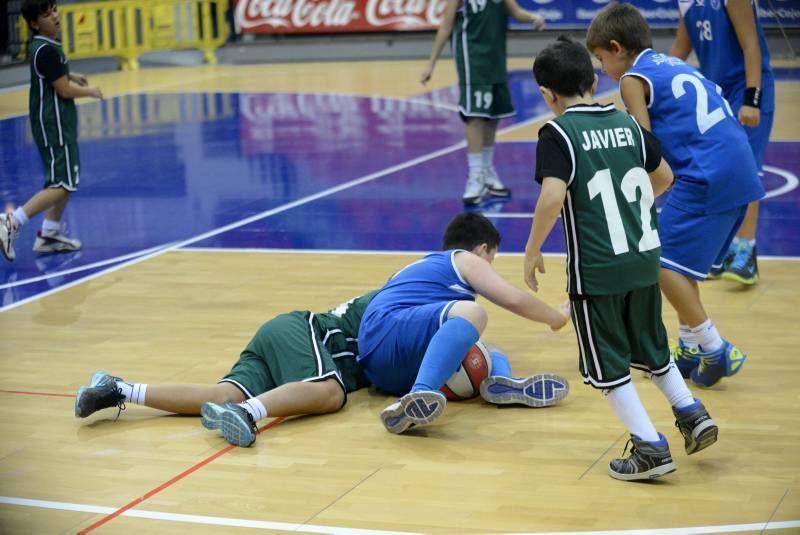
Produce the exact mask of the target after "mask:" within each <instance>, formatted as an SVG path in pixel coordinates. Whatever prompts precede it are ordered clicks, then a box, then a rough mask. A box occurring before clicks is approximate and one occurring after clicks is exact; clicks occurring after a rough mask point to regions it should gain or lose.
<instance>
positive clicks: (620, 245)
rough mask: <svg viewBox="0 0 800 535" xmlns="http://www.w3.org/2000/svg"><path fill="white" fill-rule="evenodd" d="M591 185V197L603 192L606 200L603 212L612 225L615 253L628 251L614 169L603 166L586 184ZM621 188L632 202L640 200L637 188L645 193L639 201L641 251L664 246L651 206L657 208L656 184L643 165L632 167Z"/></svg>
mask: <svg viewBox="0 0 800 535" xmlns="http://www.w3.org/2000/svg"><path fill="white" fill-rule="evenodd" d="M586 185H587V186H588V188H589V199H594V198H595V197H597V195H598V194H599V195H600V200H601V201H603V211H604V212H605V214H606V225H608V235H609V236H610V237H611V246H612V247H613V248H614V254H615V255H621V254H623V253H627V252H628V251H629V250H630V248H629V247H628V238H627V236H626V234H625V227H624V226H623V225H622V216H621V215H620V213H619V206H618V205H617V195H616V194H615V193H614V182H613V181H612V180H611V170H610V169H601V170H599V171H597V172H596V173H595V174H594V176H593V177H592V179H591V180H590V181H589V182H587V184H586ZM620 189H621V190H622V194H623V195H624V196H625V200H627V201H628V202H629V203H632V202H636V190H637V189H638V190H639V191H641V192H642V198H641V199H640V200H639V218H640V219H641V223H642V237H641V239H640V240H639V251H640V252H644V251H649V250H651V249H655V248H656V247H658V246H660V245H661V240H659V239H658V231H657V230H656V229H654V228H653V225H652V218H651V216H650V209H651V208H652V207H653V202H654V200H655V195H654V194H653V186H652V185H651V184H650V177H649V176H648V175H647V172H646V171H645V170H644V169H642V168H641V167H634V168H632V169H629V170H628V172H627V173H625V176H623V177H622V182H620Z"/></svg>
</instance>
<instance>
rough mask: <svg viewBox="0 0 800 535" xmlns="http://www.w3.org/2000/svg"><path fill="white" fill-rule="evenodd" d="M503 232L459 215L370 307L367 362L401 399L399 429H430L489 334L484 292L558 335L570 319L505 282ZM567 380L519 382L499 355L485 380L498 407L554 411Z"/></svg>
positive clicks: (371, 376) (369, 373) (364, 331)
mask: <svg viewBox="0 0 800 535" xmlns="http://www.w3.org/2000/svg"><path fill="white" fill-rule="evenodd" d="M499 245H500V234H499V232H498V231H497V229H496V228H495V227H494V225H492V223H491V222H490V221H489V220H488V219H486V218H485V217H484V216H482V215H480V214H477V213H462V214H459V215H457V216H456V217H455V218H454V219H453V220H452V221H451V222H450V224H449V225H448V226H447V229H446V231H445V234H444V240H443V246H442V249H443V250H442V251H441V252H438V253H433V254H429V255H427V256H425V257H424V258H422V259H421V260H418V261H416V262H413V263H411V264H409V265H408V266H406V267H404V268H403V269H401V270H400V271H398V272H397V273H395V274H394V275H393V276H392V277H391V278H390V279H389V281H388V282H387V283H386V284H385V285H384V287H383V288H381V290H380V291H379V292H378V294H377V295H376V296H375V297H374V298H373V299H372V301H370V304H369V305H368V306H367V309H366V311H365V312H364V316H363V318H362V321H361V327H360V329H359V333H358V346H359V348H360V350H361V352H360V355H359V363H360V364H361V367H362V369H363V370H364V374H365V375H366V377H367V379H368V380H369V381H370V382H371V383H373V384H374V385H375V386H377V387H378V388H379V389H381V390H383V391H384V392H387V393H389V394H395V395H398V396H402V397H400V399H399V400H398V401H397V402H395V403H392V404H391V405H389V406H388V407H386V408H385V409H384V410H383V412H382V413H381V419H382V420H383V424H384V426H385V427H386V429H387V430H388V431H390V432H392V433H402V432H404V431H406V430H408V429H411V428H412V427H419V426H421V425H425V424H429V423H431V422H433V421H434V420H435V419H436V418H438V417H439V416H440V415H441V414H442V412H443V410H444V407H445V404H446V398H445V396H444V394H442V393H441V392H440V388H441V387H442V385H444V384H445V382H446V381H447V379H448V378H449V377H450V376H451V375H452V374H453V373H454V372H455V371H456V370H457V369H458V367H459V365H460V364H461V361H462V359H463V358H464V355H465V354H466V353H467V351H468V350H469V348H470V347H471V346H472V345H473V344H474V343H475V342H477V341H478V339H479V338H480V335H481V333H482V332H483V330H484V329H485V328H486V324H487V315H486V310H485V309H484V308H483V307H482V306H481V305H479V304H478V303H476V302H475V299H476V297H477V296H478V295H482V296H484V297H486V298H487V299H488V300H489V301H491V302H493V303H494V304H496V305H498V306H501V307H503V308H505V309H506V310H509V311H511V312H514V313H515V314H518V315H520V316H522V317H524V318H527V319H530V320H532V321H537V322H541V323H546V324H547V325H549V326H550V328H551V329H553V330H558V329H560V328H562V327H563V326H564V325H566V324H567V322H568V321H569V310H568V305H566V304H565V305H563V306H562V307H561V308H560V309H556V308H553V307H551V306H549V305H547V304H546V303H544V302H542V301H540V300H539V299H537V298H536V297H534V296H533V295H531V294H529V293H527V292H524V291H522V290H520V289H518V288H516V287H514V286H512V285H511V284H509V283H508V282H507V281H505V280H504V279H503V278H502V277H500V275H498V274H497V272H495V270H494V269H493V268H492V266H491V263H492V261H493V260H494V257H495V253H496V252H497V247H498V246H499ZM568 389H569V385H568V383H567V381H566V379H564V378H562V377H559V376H556V375H552V374H540V375H534V376H531V377H525V378H514V377H512V373H511V368H510V365H509V363H508V360H507V359H506V358H505V356H504V355H502V354H501V353H499V352H493V353H492V370H491V374H490V376H489V377H487V378H486V379H485V380H484V381H483V383H482V384H481V388H480V391H481V397H483V399H484V400H486V401H488V402H490V403H498V404H508V403H520V404H523V405H528V406H531V407H544V406H549V405H553V404H555V403H557V402H559V401H561V400H562V399H564V397H565V396H566V395H567V392H568Z"/></svg>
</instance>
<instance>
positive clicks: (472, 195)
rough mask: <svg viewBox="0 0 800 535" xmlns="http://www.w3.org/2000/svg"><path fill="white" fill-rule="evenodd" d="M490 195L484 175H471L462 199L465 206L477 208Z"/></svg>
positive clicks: (478, 173) (479, 173)
mask: <svg viewBox="0 0 800 535" xmlns="http://www.w3.org/2000/svg"><path fill="white" fill-rule="evenodd" d="M488 193H489V190H488V189H486V184H485V183H484V181H483V173H481V172H475V173H470V174H469V176H468V177H467V185H466V187H465V188H464V195H463V196H462V197H461V200H462V202H463V203H464V206H476V205H478V204H480V203H481V201H483V199H484V197H486V195H487V194H488Z"/></svg>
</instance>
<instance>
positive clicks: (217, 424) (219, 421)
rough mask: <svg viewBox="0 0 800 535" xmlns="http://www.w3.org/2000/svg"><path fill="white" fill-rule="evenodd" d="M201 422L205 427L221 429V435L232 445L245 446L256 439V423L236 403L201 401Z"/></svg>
mask: <svg viewBox="0 0 800 535" xmlns="http://www.w3.org/2000/svg"><path fill="white" fill-rule="evenodd" d="M200 415H201V416H202V417H203V419H202V420H201V423H202V424H203V427H205V428H206V429H220V428H221V429H222V436H223V437H225V440H227V441H228V442H229V443H231V444H233V445H234V446H239V447H241V448H246V447H248V446H250V445H251V444H252V443H253V442H255V441H256V433H257V432H258V430H257V429H256V423H255V421H254V420H253V417H252V416H250V413H249V412H247V411H246V410H245V408H244V407H242V406H241V405H237V404H236V403H222V404H219V403H211V402H210V401H209V402H207V403H203V406H202V407H201V408H200Z"/></svg>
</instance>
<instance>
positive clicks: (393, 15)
mask: <svg viewBox="0 0 800 535" xmlns="http://www.w3.org/2000/svg"><path fill="white" fill-rule="evenodd" d="M445 3H446V0H238V2H236V11H235V20H236V27H237V29H238V30H239V31H240V32H242V33H331V32H375V31H389V30H391V31H409V30H430V29H434V28H437V27H438V26H439V23H440V22H441V20H442V12H443V11H444V7H445Z"/></svg>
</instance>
